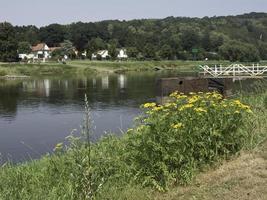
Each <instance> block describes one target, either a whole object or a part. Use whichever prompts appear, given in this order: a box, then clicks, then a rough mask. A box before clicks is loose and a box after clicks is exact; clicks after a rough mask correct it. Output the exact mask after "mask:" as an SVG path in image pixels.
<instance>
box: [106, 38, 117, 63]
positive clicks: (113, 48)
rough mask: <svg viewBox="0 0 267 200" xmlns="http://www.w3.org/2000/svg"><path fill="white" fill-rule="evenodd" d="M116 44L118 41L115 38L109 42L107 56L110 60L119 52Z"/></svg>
mask: <svg viewBox="0 0 267 200" xmlns="http://www.w3.org/2000/svg"><path fill="white" fill-rule="evenodd" d="M117 44H118V42H117V41H116V40H113V41H111V42H110V44H109V47H108V52H109V56H110V58H111V59H112V60H115V59H116V58H117V55H118V53H119V52H118V50H117Z"/></svg>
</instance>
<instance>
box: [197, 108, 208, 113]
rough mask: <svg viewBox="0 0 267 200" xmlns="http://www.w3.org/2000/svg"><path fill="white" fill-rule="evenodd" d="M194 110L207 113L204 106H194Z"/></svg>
mask: <svg viewBox="0 0 267 200" xmlns="http://www.w3.org/2000/svg"><path fill="white" fill-rule="evenodd" d="M194 111H196V112H199V113H202V112H203V113H207V110H205V109H204V108H194Z"/></svg>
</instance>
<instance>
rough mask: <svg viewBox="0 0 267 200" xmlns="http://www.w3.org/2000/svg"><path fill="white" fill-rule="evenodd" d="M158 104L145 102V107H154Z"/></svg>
mask: <svg viewBox="0 0 267 200" xmlns="http://www.w3.org/2000/svg"><path fill="white" fill-rule="evenodd" d="M155 106H156V103H145V104H144V105H143V107H144V108H153V107H155Z"/></svg>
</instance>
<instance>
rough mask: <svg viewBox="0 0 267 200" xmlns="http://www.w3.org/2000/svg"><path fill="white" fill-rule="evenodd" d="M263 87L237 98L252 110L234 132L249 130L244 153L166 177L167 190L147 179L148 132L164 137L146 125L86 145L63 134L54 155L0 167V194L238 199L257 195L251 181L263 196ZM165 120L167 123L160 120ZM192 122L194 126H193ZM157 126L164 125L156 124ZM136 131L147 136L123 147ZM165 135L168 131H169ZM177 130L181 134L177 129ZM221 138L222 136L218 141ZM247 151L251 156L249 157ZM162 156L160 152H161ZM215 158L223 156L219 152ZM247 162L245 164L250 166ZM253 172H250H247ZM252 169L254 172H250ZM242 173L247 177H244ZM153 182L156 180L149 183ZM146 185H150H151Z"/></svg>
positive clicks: (266, 114) (266, 117)
mask: <svg viewBox="0 0 267 200" xmlns="http://www.w3.org/2000/svg"><path fill="white" fill-rule="evenodd" d="M264 90H265V89H264V87H263V88H258V89H257V91H256V94H246V95H243V94H240V95H239V98H241V100H242V101H243V102H245V103H247V104H249V105H251V108H252V110H253V112H254V114H253V115H249V116H248V117H246V118H244V119H243V120H245V122H246V123H245V124H243V125H240V126H241V127H238V131H243V132H244V135H248V134H249V136H248V137H247V140H245V141H246V142H245V144H244V145H243V147H242V151H243V152H244V153H242V154H241V156H240V157H238V156H236V155H235V156H234V157H232V158H231V157H230V159H231V161H228V162H225V161H223V160H221V162H219V163H222V165H221V166H220V165H218V162H214V164H212V165H204V168H200V169H201V170H204V172H202V173H198V174H199V175H197V176H196V178H195V179H193V180H192V182H191V183H190V184H189V185H187V186H181V185H179V184H178V185H177V183H176V184H173V183H172V181H171V180H170V182H168V184H169V187H168V189H169V190H167V191H165V192H158V191H157V189H159V190H161V188H160V187H157V185H159V184H160V183H161V182H160V181H161V180H164V179H165V180H167V179H166V177H164V176H162V179H155V181H156V182H153V181H152V182H151V180H153V179H150V178H151V177H152V176H153V174H154V175H159V174H160V173H159V171H158V170H159V169H158V168H157V167H154V168H153V169H152V168H146V167H148V166H149V164H150V163H152V162H153V160H154V161H155V164H157V163H160V160H158V159H162V158H160V157H155V156H156V155H157V154H155V151H154V150H153V151H152V152H151V151H150V150H149V148H148V147H149V145H151V144H152V142H153V141H151V140H152V138H151V136H153V135H155V136H156V137H159V139H160V140H162V142H164V138H163V137H162V138H160V135H157V133H153V134H150V132H147V130H143V128H142V126H141V127H137V128H136V129H135V130H131V131H134V133H133V134H130V135H131V136H130V138H131V137H133V140H129V137H128V136H127V135H126V136H125V137H122V138H116V137H111V136H110V137H106V138H103V139H102V140H101V141H99V142H98V143H96V144H91V143H88V142H85V143H84V142H82V141H81V140H79V139H77V138H75V137H73V136H71V137H69V138H68V140H69V141H70V146H68V147H67V149H65V148H64V147H63V146H62V145H61V144H59V145H58V146H57V148H56V153H55V155H51V156H45V157H43V158H42V159H40V160H36V161H31V162H28V163H24V164H20V165H17V166H14V165H10V164H6V165H4V166H2V167H1V169H0V199H1V200H2V199H3V200H5V199H8V200H12V199H14V200H15V199H31V200H34V199H92V197H94V198H95V199H114V200H115V199H116V200H119V199H166V200H170V199H232V198H233V196H237V195H239V196H241V197H243V198H240V199H244V195H243V194H247V193H246V192H247V191H248V192H250V193H251V195H252V196H253V195H254V196H253V197H255V198H257V196H255V195H256V194H254V193H253V190H251V189H250V187H252V185H250V182H251V184H254V183H255V184H258V185H256V186H253V187H254V189H255V187H257V186H258V187H257V188H256V189H257V194H258V198H257V199H264V198H261V197H264V195H265V194H266V192H265V188H264V187H260V183H262V184H264V183H267V181H266V178H267V176H266V165H265V163H266V155H265V154H266V150H267V148H266V144H265V143H264V141H265V140H266V136H267V107H266V106H265V102H266V99H267V93H266V92H265V91H264ZM216 112H217V111H216ZM222 112H223V111H222ZM87 113H88V112H87ZM86 116H88V115H86ZM173 117H175V115H174V116H173ZM173 117H172V118H173ZM218 117H219V116H218ZM173 119H174V118H173ZM184 119H185V120H186V118H184ZM149 120H150V121H149V123H150V124H151V123H152V124H153V123H155V125H157V124H158V121H157V120H156V118H155V116H154V117H152V116H151V117H150V118H149ZM151 120H152V121H151ZM89 121H90V120H89V119H88V118H87V119H86V120H85V128H84V129H83V130H82V132H81V136H83V137H88V135H90V134H89V133H88V132H87V130H89V129H87V128H86V126H88V125H90V124H89V123H88V122H89ZM216 121H218V120H216ZM166 123H168V122H167V121H166ZM184 123H187V122H186V121H185V122H184ZM215 123H217V122H215ZM196 127H199V126H198V125H196ZM157 128H164V127H161V125H160V124H158V127H157ZM131 131H130V132H131ZM173 133H174V132H173ZM142 134H145V135H146V137H147V140H145V141H143V142H144V143H143V145H141V146H139V147H136V148H134V149H132V148H129V145H131V147H133V143H132V142H138V140H139V139H138V137H140V136H141V135H142ZM169 134H172V132H170V133H169ZM179 134H183V133H182V132H180V133H179ZM128 135H129V133H128ZM135 135H136V136H135ZM164 137H165V136H164ZM168 137H171V136H168ZM169 139H171V138H169ZM223 141H224V139H222V141H221V142H223ZM139 142H140V141H139ZM173 142H174V141H173ZM236 142H237V141H236ZM153 146H154V147H159V149H157V150H156V151H158V150H160V148H161V147H160V146H157V145H156V146H155V145H153ZM264 147H265V148H264ZM177 148H178V147H177ZM255 148H256V150H255ZM138 149H139V150H138ZM147 150H148V151H147ZM211 150H212V149H211ZM160 151H162V149H161V150H160ZM141 152H142V153H141ZM164 152H165V150H164ZM246 152H249V153H246ZM139 153H141V154H139ZM147 153H148V154H150V158H149V160H148V161H149V162H142V161H141V160H135V159H136V158H138V156H141V157H140V158H142V157H143V158H144V159H145V157H147V156H148V154H147ZM230 153H231V152H230ZM252 154H253V155H254V156H252V157H251V155H252ZM163 155H164V154H163ZM168 155H169V154H166V155H164V157H165V156H168ZM212 155H213V154H212ZM264 155H265V157H264ZM187 156H190V155H187ZM143 158H142V159H143ZM188 158H190V157H188ZM218 158H224V156H223V157H218ZM216 160H217V159H216ZM219 160H220V159H219ZM251 160H253V161H254V162H252V161H251ZM247 163H251V165H248V164H247ZM137 166H138V167H137ZM141 168H142V173H144V172H145V173H147V172H149V173H150V174H151V177H146V176H145V175H144V174H141V173H140V169H141ZM151 170H152V171H151ZM222 170H223V171H222ZM252 170H253V171H252ZM264 170H265V171H264ZM184 172H187V171H184ZM245 172H246V173H247V174H245ZM253 174H254V176H252V175H253ZM255 174H258V175H257V176H255ZM247 176H248V177H250V178H249V179H248V180H247V181H246V178H247ZM168 177H169V176H167V178H168ZM147 178H148V179H147ZM144 180H145V182H144ZM146 180H149V181H146ZM151 183H152V184H151ZM153 183H157V184H154V186H153ZM170 183H172V184H170ZM146 185H152V187H151V186H148V187H147V186H146ZM235 191H238V192H240V194H235ZM226 197H227V198H226ZM255 198H254V199H255ZM236 199H238V197H236Z"/></svg>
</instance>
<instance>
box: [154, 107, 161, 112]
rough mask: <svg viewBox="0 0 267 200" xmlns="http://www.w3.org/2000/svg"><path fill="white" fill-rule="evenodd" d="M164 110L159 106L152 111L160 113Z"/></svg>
mask: <svg viewBox="0 0 267 200" xmlns="http://www.w3.org/2000/svg"><path fill="white" fill-rule="evenodd" d="M162 109H163V106H157V107H154V108H153V109H152V111H155V112H156V111H160V110H162Z"/></svg>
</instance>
